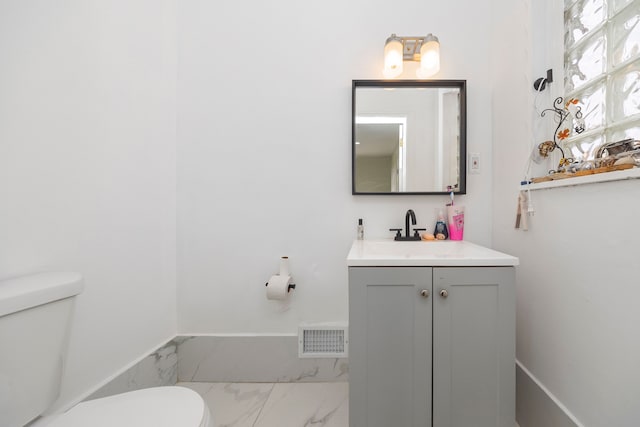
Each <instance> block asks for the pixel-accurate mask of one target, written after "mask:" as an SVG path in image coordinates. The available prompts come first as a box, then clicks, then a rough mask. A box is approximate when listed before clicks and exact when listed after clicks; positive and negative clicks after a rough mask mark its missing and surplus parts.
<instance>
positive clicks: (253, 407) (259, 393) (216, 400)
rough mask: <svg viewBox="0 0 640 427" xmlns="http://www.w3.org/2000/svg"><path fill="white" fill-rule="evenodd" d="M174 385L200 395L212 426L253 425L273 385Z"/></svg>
mask: <svg viewBox="0 0 640 427" xmlns="http://www.w3.org/2000/svg"><path fill="white" fill-rule="evenodd" d="M177 385H179V386H183V387H187V388H190V389H192V390H194V391H195V392H197V393H198V394H200V395H201V396H202V398H203V399H204V401H205V402H206V403H207V405H208V406H209V409H210V410H211V415H212V418H213V420H214V421H215V424H214V425H215V426H216V427H253V426H254V425H255V422H256V419H257V418H258V415H259V414H260V411H261V410H262V408H263V407H264V405H265V403H266V402H267V399H268V398H269V395H270V393H271V391H272V389H273V388H274V384H272V383H199V382H188V383H187V382H182V383H178V384H177Z"/></svg>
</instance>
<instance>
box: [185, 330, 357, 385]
mask: <svg viewBox="0 0 640 427" xmlns="http://www.w3.org/2000/svg"><path fill="white" fill-rule="evenodd" d="M174 341H175V342H177V346H178V349H177V353H178V381H185V382H223V383H240V382H252V383H253V382H255V383H283V382H346V381H348V380H349V378H348V359H346V358H326V359H325V358H308V359H307V358H302V359H301V358H298V337H297V336H178V337H176V339H175V340H174Z"/></svg>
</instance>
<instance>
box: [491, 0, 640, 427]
mask: <svg viewBox="0 0 640 427" xmlns="http://www.w3.org/2000/svg"><path fill="white" fill-rule="evenodd" d="M554 3H558V4H557V5H554ZM561 7H562V4H561V3H560V2H551V1H549V2H533V1H530V0H523V1H519V2H511V1H503V0H495V1H494V22H493V25H492V26H493V28H494V34H493V36H492V38H491V40H492V44H493V46H494V54H493V55H492V64H493V67H494V68H493V69H494V71H495V73H494V85H495V89H494V96H493V98H494V105H493V109H494V120H493V126H494V143H495V145H494V163H496V164H499V165H500V167H496V168H495V170H494V187H493V194H494V214H493V219H494V221H493V231H494V233H493V241H494V247H496V248H497V249H500V250H503V251H506V252H509V253H512V254H513V255H516V256H518V257H520V266H519V267H518V276H517V284H518V285H517V286H518V292H517V358H518V360H519V362H520V363H521V364H522V365H523V366H524V367H525V368H526V369H527V370H528V371H530V372H531V374H532V375H533V376H534V377H535V379H536V380H537V381H539V383H541V384H542V385H543V386H544V387H545V388H546V389H547V390H548V391H549V392H550V393H551V394H553V395H554V396H555V398H556V399H557V402H558V403H559V404H560V405H563V406H564V407H565V408H566V410H567V413H568V414H570V415H571V416H573V417H574V419H575V420H577V422H579V423H581V424H582V425H585V426H633V425H637V423H638V419H640V407H639V406H638V396H640V367H639V366H638V363H637V362H638V354H640V341H639V340H638V327H637V325H638V324H639V323H640V314H638V313H639V312H638V310H637V307H636V305H637V301H638V300H640V287H638V286H637V282H638V280H637V279H638V271H639V270H638V259H637V258H638V257H637V244H638V240H639V239H640V229H638V227H637V226H636V223H637V212H638V210H639V209H640V197H639V196H640V185H639V184H640V182H638V181H627V182H614V183H602V184H593V185H589V186H581V187H564V188H556V189H549V190H541V191H536V192H533V193H532V194H533V202H534V206H535V210H536V213H535V216H534V217H533V218H532V219H531V224H530V230H529V231H526V232H524V231H516V230H514V229H513V224H514V220H515V207H516V200H517V199H516V198H517V191H518V182H519V181H520V180H521V179H522V176H523V170H524V162H525V159H526V156H527V155H528V151H529V150H528V148H529V147H528V146H527V144H526V143H523V142H522V141H521V140H522V139H527V138H528V136H529V135H531V134H532V133H533V134H534V135H535V136H536V139H535V140H536V141H538V142H542V141H543V140H544V139H549V134H546V137H545V135H544V134H543V132H544V125H543V124H540V121H539V119H538V118H537V117H535V118H533V113H532V107H531V106H532V103H533V93H532V92H533V90H532V89H531V85H532V83H533V80H535V78H537V77H540V76H543V75H545V70H546V69H547V68H550V67H553V68H554V74H555V76H554V80H555V83H554V84H553V85H552V86H551V91H547V92H546V93H545V94H544V95H543V96H541V98H540V99H539V102H540V105H544V103H547V104H548V105H550V103H551V101H552V100H553V97H554V96H557V95H562V78H561V71H562V50H561V49H562V45H561V40H562V32H561V31H562V30H561V25H562V23H561V20H562V15H561V11H558V8H561ZM504 34H509V37H504ZM504 52H509V53H510V54H509V55H505V54H504ZM514 101H515V102H516V104H515V105H514ZM528 143H529V144H531V143H532V141H529V142H528ZM518 398H519V399H520V398H522V397H521V396H519V397H518ZM523 427H524V424H523Z"/></svg>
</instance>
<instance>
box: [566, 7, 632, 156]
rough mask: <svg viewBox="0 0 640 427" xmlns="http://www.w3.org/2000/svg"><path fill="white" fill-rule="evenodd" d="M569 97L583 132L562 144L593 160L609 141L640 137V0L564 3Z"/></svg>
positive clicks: (573, 151)
mask: <svg viewBox="0 0 640 427" xmlns="http://www.w3.org/2000/svg"><path fill="white" fill-rule="evenodd" d="M564 28H565V37H564V45H565V61H564V62H565V70H564V76H565V80H564V87H565V99H567V100H569V99H577V100H578V105H579V106H580V110H581V112H582V114H583V119H584V125H585V131H584V132H583V133H580V134H578V133H577V132H574V133H573V134H572V135H571V136H570V137H569V138H568V139H566V140H564V141H563V145H564V146H565V148H567V150H568V151H569V152H570V153H571V155H572V157H574V158H575V159H576V160H586V159H592V158H593V157H594V155H595V153H596V151H597V149H598V147H599V146H600V145H601V144H603V143H605V142H613V141H619V140H621V139H626V138H635V139H640V0H565V2H564Z"/></svg>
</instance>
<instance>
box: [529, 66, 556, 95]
mask: <svg viewBox="0 0 640 427" xmlns="http://www.w3.org/2000/svg"><path fill="white" fill-rule="evenodd" d="M548 83H553V70H552V69H548V70H547V77H540V78H539V79H537V80H536V81H535V82H533V88H534V89H535V90H537V91H538V92H542V91H543V90H545V89H546V87H547V84H548Z"/></svg>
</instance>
